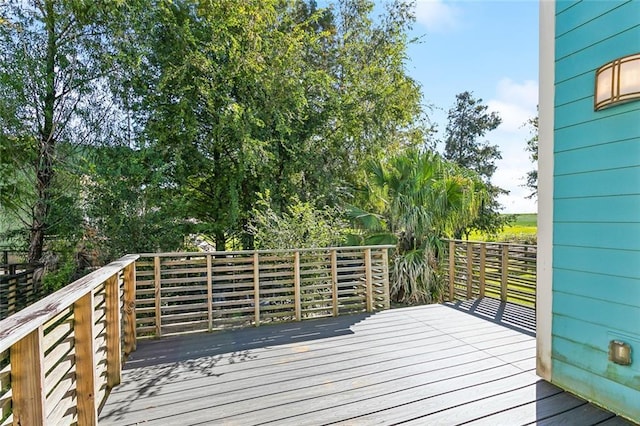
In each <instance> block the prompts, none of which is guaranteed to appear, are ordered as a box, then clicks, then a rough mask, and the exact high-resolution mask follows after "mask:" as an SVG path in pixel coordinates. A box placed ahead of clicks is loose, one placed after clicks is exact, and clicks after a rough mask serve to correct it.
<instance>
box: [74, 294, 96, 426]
mask: <svg viewBox="0 0 640 426" xmlns="http://www.w3.org/2000/svg"><path fill="white" fill-rule="evenodd" d="M73 312H74V317H75V323H74V334H75V347H76V378H77V384H76V389H77V395H78V423H80V424H82V425H97V424H98V401H96V399H95V398H96V370H95V368H96V363H95V360H94V354H95V346H94V343H95V341H94V336H93V323H94V312H95V311H94V306H93V294H92V293H88V294H86V295H85V296H84V297H82V298H80V299H79V300H78V301H77V302H76V303H75V304H74V307H73Z"/></svg>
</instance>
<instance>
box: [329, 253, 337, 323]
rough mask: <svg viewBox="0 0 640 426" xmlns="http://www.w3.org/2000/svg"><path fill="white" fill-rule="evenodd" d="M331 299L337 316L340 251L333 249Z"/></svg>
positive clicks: (334, 313)
mask: <svg viewBox="0 0 640 426" xmlns="http://www.w3.org/2000/svg"><path fill="white" fill-rule="evenodd" d="M331 300H332V302H333V303H332V305H333V316H334V317H337V316H338V314H339V309H338V253H337V252H336V250H335V249H333V250H331Z"/></svg>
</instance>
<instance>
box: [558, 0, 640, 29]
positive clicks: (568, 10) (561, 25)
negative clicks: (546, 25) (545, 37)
mask: <svg viewBox="0 0 640 426" xmlns="http://www.w3.org/2000/svg"><path fill="white" fill-rule="evenodd" d="M630 1H632V0H607V1H592V0H589V1H579V2H577V1H575V0H567V1H556V15H557V16H556V37H557V36H561V35H563V34H564V33H566V32H568V31H571V30H573V29H575V28H578V27H580V26H582V25H584V24H585V23H587V22H590V21H592V20H593V19H595V18H597V17H598V16H601V15H603V14H606V13H607V12H608V11H610V10H611V9H615V8H617V7H620V6H624V5H626V4H627V3H629V2H630ZM589 3H591V4H589Z"/></svg>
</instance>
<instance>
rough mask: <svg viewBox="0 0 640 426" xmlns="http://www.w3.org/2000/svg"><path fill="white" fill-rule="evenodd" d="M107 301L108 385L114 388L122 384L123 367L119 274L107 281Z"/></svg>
mask: <svg viewBox="0 0 640 426" xmlns="http://www.w3.org/2000/svg"><path fill="white" fill-rule="evenodd" d="M105 303H106V306H105V310H106V312H105V316H106V322H107V324H106V335H105V340H106V342H105V343H106V357H107V386H108V388H109V389H113V388H114V387H115V386H117V385H119V384H120V380H121V368H122V358H121V357H122V346H121V345H122V341H121V334H122V333H121V330H120V327H121V317H120V314H121V312H120V286H119V279H118V275H117V274H115V275H112V276H111V277H110V278H108V279H107V281H105Z"/></svg>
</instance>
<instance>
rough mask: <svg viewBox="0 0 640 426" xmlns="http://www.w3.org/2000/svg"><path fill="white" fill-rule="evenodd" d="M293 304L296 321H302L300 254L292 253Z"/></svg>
mask: <svg viewBox="0 0 640 426" xmlns="http://www.w3.org/2000/svg"><path fill="white" fill-rule="evenodd" d="M293 298H294V300H293V303H294V306H295V315H296V321H300V320H302V306H301V303H300V252H299V251H296V252H294V253H293Z"/></svg>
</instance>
